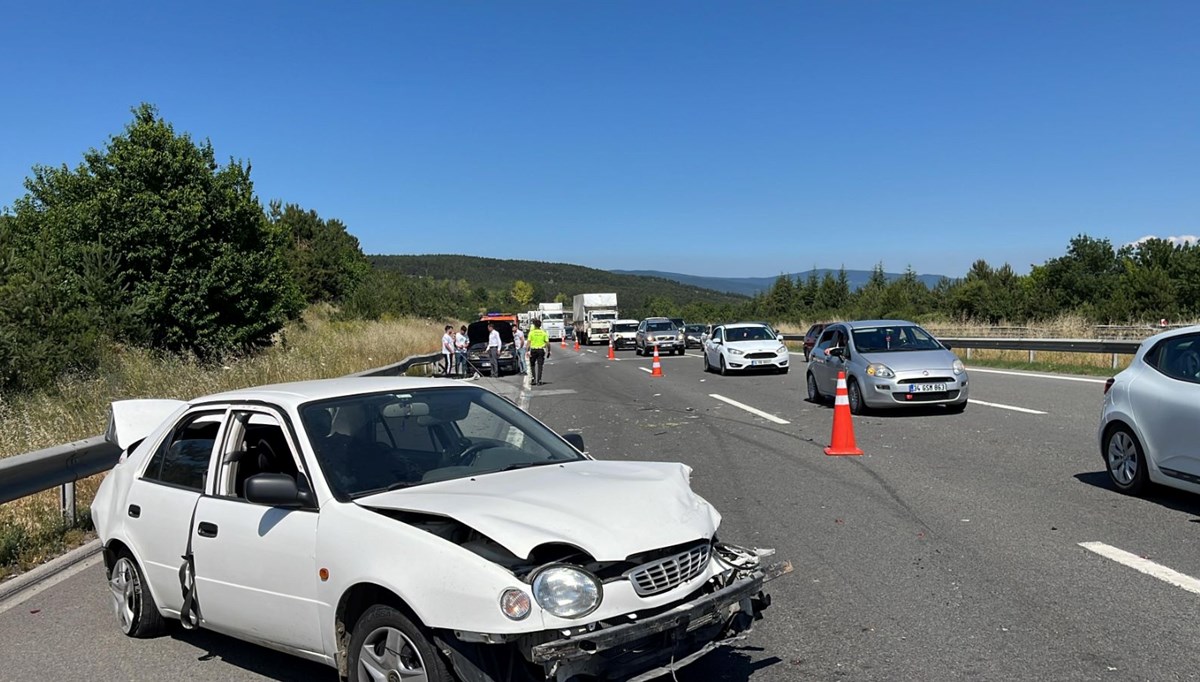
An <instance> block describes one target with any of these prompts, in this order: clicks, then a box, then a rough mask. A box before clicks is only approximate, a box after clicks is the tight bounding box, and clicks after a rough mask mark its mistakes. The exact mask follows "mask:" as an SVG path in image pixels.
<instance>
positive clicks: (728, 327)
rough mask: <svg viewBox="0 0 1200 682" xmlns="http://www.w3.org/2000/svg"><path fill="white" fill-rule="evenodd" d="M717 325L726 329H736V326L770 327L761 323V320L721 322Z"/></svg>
mask: <svg viewBox="0 0 1200 682" xmlns="http://www.w3.org/2000/svg"><path fill="white" fill-rule="evenodd" d="M718 326H720V327H724V328H726V329H737V328H738V327H765V328H767V329H770V328H771V326H770V325H768V324H766V323H763V322H733V323H730V324H722V325H718Z"/></svg>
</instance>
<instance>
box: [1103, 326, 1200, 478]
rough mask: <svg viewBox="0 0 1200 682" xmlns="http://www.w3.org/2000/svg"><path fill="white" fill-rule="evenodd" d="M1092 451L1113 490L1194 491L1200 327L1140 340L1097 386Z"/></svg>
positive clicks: (1199, 471)
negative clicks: (1156, 486)
mask: <svg viewBox="0 0 1200 682" xmlns="http://www.w3.org/2000/svg"><path fill="white" fill-rule="evenodd" d="M1099 437H1100V454H1101V455H1102V456H1103V457H1104V464H1105V466H1106V468H1107V469H1108V475H1109V478H1110V479H1111V480H1112V482H1113V485H1115V486H1116V487H1117V489H1118V490H1121V491H1122V492H1126V493H1132V494H1136V493H1140V492H1142V491H1143V490H1144V489H1145V488H1146V487H1147V485H1148V484H1150V483H1160V484H1162V485H1167V486H1171V487H1172V488H1179V489H1181V490H1187V491H1190V492H1193V493H1200V326H1193V327H1185V328H1182V329H1174V330H1171V331H1169V332H1163V333H1162V334H1158V335H1155V336H1151V337H1150V338H1148V339H1146V340H1145V341H1143V342H1142V345H1141V346H1140V347H1139V348H1138V351H1137V354H1136V355H1134V358H1133V361H1132V362H1131V363H1130V364H1129V367H1127V368H1126V369H1125V370H1123V371H1122V372H1121V373H1119V374H1117V375H1116V376H1115V377H1113V378H1112V379H1109V380H1108V383H1107V384H1105V386H1104V410H1103V413H1102V416H1101V418H1100V428H1099Z"/></svg>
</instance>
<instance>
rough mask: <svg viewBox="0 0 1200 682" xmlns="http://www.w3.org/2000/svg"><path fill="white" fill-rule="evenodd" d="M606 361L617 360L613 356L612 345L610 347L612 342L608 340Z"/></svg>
mask: <svg viewBox="0 0 1200 682" xmlns="http://www.w3.org/2000/svg"><path fill="white" fill-rule="evenodd" d="M608 359H609V360H616V359H617V356H616V355H614V354H613V345H612V340H611V339H609V341H608Z"/></svg>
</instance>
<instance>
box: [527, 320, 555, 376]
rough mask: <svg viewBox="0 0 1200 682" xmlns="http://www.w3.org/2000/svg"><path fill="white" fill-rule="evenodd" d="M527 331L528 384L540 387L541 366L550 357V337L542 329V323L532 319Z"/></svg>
mask: <svg viewBox="0 0 1200 682" xmlns="http://www.w3.org/2000/svg"><path fill="white" fill-rule="evenodd" d="M530 324H532V325H533V329H530V330H529V374H530V377H531V379H530V383H531V384H533V385H535V386H540V385H541V383H542V365H543V364H544V363H545V361H546V358H548V357H550V335H549V334H547V333H546V331H545V330H544V329H542V321H541V320H539V319H536V318H535V319H534V320H533V321H532V322H531V323H530Z"/></svg>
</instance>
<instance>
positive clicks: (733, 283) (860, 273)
mask: <svg viewBox="0 0 1200 682" xmlns="http://www.w3.org/2000/svg"><path fill="white" fill-rule="evenodd" d="M610 272H613V273H616V274H618V275H640V276H643V277H659V278H662V279H669V280H673V281H676V282H679V283H680V284H687V285H690V286H694V287H701V288H703V289H712V290H714V291H723V292H726V293H730V294H741V295H742V296H753V295H755V294H757V293H759V292H760V291H766V290H767V289H770V288H771V285H772V284H774V283H775V280H776V279H777V278H778V275H776V276H775V277H702V276H700V275H684V274H681V273H678V272H662V271H659V270H610ZM809 272H816V273H817V279H818V280H820V279H821V278H823V277H824V276H825V273H827V272H828V273H830V274H831V275H833V276H834V277H837V276H838V271H837V270H829V269H826V268H816V269H814V270H812V271H808V270H806V271H804V272H793V273H791V274H790V275H788V276H789V277H791V278H792V279H795V280H799V281H801V282H803V281H805V280H806V279H808V275H809ZM883 274H884V276H885V277H887V279H888V281H889V282H890V281H892V280H894V279H899V278H901V277H903V274H900V273H895V272H885V273H883ZM943 277H944V275H917V279H919V280H921V281H922V282H924V283H925V286H927V287H929V288H931V289H932V288H933V287H934V286H936V285H937V283H938V282H940V281H941V280H942V279H943ZM846 279H847V280H848V281H849V282H850V290H851V291H857V290H858V288H859V287H861V286H862V285H864V284H866V283H867V282H868V281H869V280H870V279H871V271H870V270H847V271H846Z"/></svg>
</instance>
